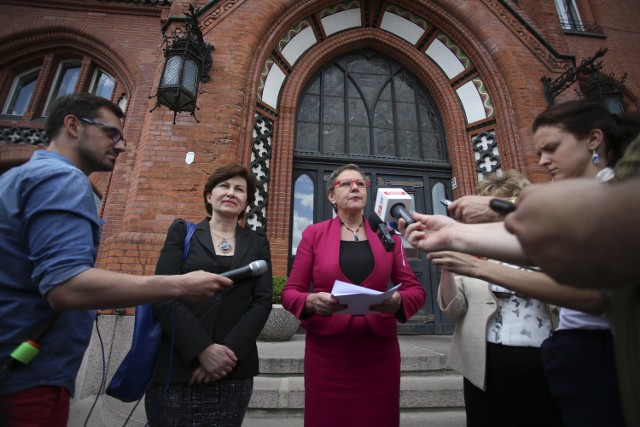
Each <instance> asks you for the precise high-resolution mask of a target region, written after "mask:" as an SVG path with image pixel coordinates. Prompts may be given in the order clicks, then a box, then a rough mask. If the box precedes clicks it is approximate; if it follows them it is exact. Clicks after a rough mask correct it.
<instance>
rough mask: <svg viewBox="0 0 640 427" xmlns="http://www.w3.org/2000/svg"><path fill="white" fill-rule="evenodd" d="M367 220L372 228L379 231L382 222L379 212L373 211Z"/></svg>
mask: <svg viewBox="0 0 640 427" xmlns="http://www.w3.org/2000/svg"><path fill="white" fill-rule="evenodd" d="M367 220H368V221H369V225H371V228H372V229H373V230H374V231H378V226H379V225H380V224H381V223H382V219H381V218H380V217H379V216H378V214H377V213H375V212H371V213H370V214H369V216H368V217H367Z"/></svg>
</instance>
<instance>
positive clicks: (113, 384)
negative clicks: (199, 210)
mask: <svg viewBox="0 0 640 427" xmlns="http://www.w3.org/2000/svg"><path fill="white" fill-rule="evenodd" d="M185 224H186V225H187V234H186V235H185V238H184V253H183V254H182V262H184V261H185V260H186V259H187V256H188V255H189V247H190V246H191V237H192V236H193V233H194V232H195V231H196V225H195V224H194V223H192V222H189V221H185ZM161 337H162V328H161V327H160V323H159V322H158V319H157V318H156V316H155V314H153V307H152V305H151V304H143V305H139V306H137V307H136V318H135V323H134V326H133V340H132V342H131V349H130V350H129V353H127V355H126V356H125V357H124V359H123V360H122V363H121V364H120V366H119V367H118V370H117V371H116V373H115V374H114V375H113V378H111V381H110V382H109V386H108V387H107V390H106V392H105V393H106V394H108V395H109V396H111V397H115V398H116V399H118V400H121V401H123V402H135V401H136V400H140V399H142V396H144V393H145V391H146V390H147V387H148V386H149V383H150V382H151V378H152V377H153V372H154V371H155V368H156V361H157V360H158V352H159V349H160V339H161Z"/></svg>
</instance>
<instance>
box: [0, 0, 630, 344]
mask: <svg viewBox="0 0 640 427" xmlns="http://www.w3.org/2000/svg"><path fill="white" fill-rule="evenodd" d="M191 3H192V4H193V5H194V6H195V7H196V8H197V13H196V16H197V19H198V21H199V28H200V30H201V32H202V34H203V38H204V41H205V42H206V43H209V44H211V45H213V47H214V48H215V50H214V51H213V53H212V68H211V70H210V72H209V77H210V79H209V80H208V81H207V82H204V83H201V84H200V87H199V92H200V93H199V95H198V99H197V105H198V107H199V110H197V111H196V117H197V119H198V120H199V122H196V120H194V117H191V116H190V115H189V114H184V113H183V114H179V115H178V116H177V119H176V123H175V124H173V112H171V111H169V110H167V108H165V107H164V106H160V107H158V108H156V109H154V110H153V111H152V112H150V110H152V109H153V107H154V106H155V105H156V99H153V98H151V99H150V98H149V97H150V96H153V95H155V93H156V89H157V87H158V83H159V81H160V77H161V74H162V72H163V69H164V64H165V58H164V56H163V37H162V30H164V31H165V32H166V34H170V33H171V32H173V31H176V30H177V31H178V32H179V33H184V28H183V27H184V17H185V15H184V13H185V12H186V11H187V10H188V2H187V1H185V0H172V1H170V0H128V1H127V0H120V1H118V0H111V1H110V0H82V1H80V0H48V1H37V0H20V1H14V0H0V16H2V18H1V19H2V26H0V108H2V110H1V111H0V171H4V170H6V169H8V168H10V167H13V166H15V165H17V164H20V163H22V162H24V161H26V160H27V159H28V158H29V156H30V155H31V153H32V152H33V151H34V150H36V149H40V148H43V147H45V142H46V141H45V137H44V135H43V134H42V131H41V130H42V128H43V124H44V117H45V116H46V114H47V109H48V108H49V105H51V102H52V100H54V99H55V97H56V96H59V95H61V94H64V93H69V92H73V91H92V92H94V93H98V94H101V95H103V96H105V97H107V98H110V99H112V100H113V101H114V102H117V103H119V104H120V105H121V106H122V107H123V109H124V110H125V112H126V119H125V128H124V129H125V132H124V133H125V138H126V139H127V141H128V143H129V150H128V152H127V153H126V154H124V155H121V156H120V157H119V158H118V162H117V164H116V168H115V170H114V171H113V173H111V174H94V175H93V176H92V177H91V180H92V183H93V184H94V187H95V191H96V195H97V197H99V198H100V200H101V205H100V206H101V207H100V213H101V215H102V216H103V218H104V219H106V220H107V224H106V225H105V228H104V232H103V242H102V246H101V253H100V258H99V264H100V266H101V267H103V268H108V269H111V270H116V271H123V272H128V273H135V274H152V272H153V270H154V268H155V261H156V259H157V256H158V253H159V250H160V247H161V245H162V243H163V240H164V234H165V232H166V230H167V227H168V225H169V224H170V223H171V221H172V220H173V219H174V218H176V217H184V218H187V219H190V220H193V221H197V220H200V219H201V218H202V217H203V216H204V215H206V213H205V211H204V208H203V201H202V188H203V185H204V181H205V177H206V176H207V175H208V174H209V173H210V172H211V171H212V170H213V169H214V168H215V167H216V166H217V165H220V164H223V163H228V162H238V163H241V164H244V165H247V166H251V168H252V170H253V171H254V173H255V174H256V176H257V177H258V179H259V181H260V184H261V185H260V189H259V191H258V193H259V194H258V197H257V199H256V203H255V204H254V206H251V207H250V212H249V215H248V223H249V225H250V226H252V227H263V228H266V230H267V233H268V236H269V238H270V241H271V247H272V253H273V263H274V271H275V273H276V274H278V275H286V274H287V269H288V266H289V265H290V262H291V260H292V258H293V255H294V254H295V247H296V245H297V241H298V240H297V239H299V233H300V231H301V230H302V229H303V228H304V226H306V225H307V224H308V223H310V222H317V221H321V220H324V219H327V218H329V217H330V215H331V210H330V206H329V205H328V203H327V200H326V190H325V187H324V183H325V180H326V177H327V176H328V174H329V173H330V171H331V170H332V169H334V168H335V167H336V166H337V165H340V164H345V163H348V162H355V163H357V164H359V165H360V166H361V167H363V168H364V169H365V170H366V172H367V173H368V174H369V175H370V178H371V179H372V182H373V188H372V193H370V199H373V196H372V195H373V194H375V191H376V188H377V187H381V186H385V187H389V186H392V187H403V188H405V189H406V190H407V191H409V192H410V193H411V194H412V195H413V196H414V198H415V203H416V210H418V211H421V212H430V213H431V212H436V213H438V212H442V207H441V206H440V204H439V200H440V199H442V198H445V197H446V198H455V197H459V196H461V195H464V194H469V193H471V192H472V191H473V188H474V186H475V184H476V182H477V180H478V179H481V178H482V176H484V175H486V174H488V173H490V172H493V171H496V170H506V169H511V168H515V169H518V170H520V171H521V172H523V173H525V174H526V175H527V176H528V177H529V179H530V180H531V181H534V182H539V181H544V180H546V179H547V177H546V174H545V172H544V171H543V170H542V169H541V168H539V167H537V166H536V162H537V159H536V155H535V152H534V150H533V148H532V144H531V131H530V126H531V122H532V120H533V119H534V117H535V116H536V115H537V114H538V113H540V112H541V111H542V110H544V109H545V108H546V107H547V106H548V104H549V102H559V101H561V100H566V99H571V98H576V97H578V96H585V97H598V96H600V97H602V98H604V99H605V100H606V101H608V102H609V105H610V106H611V108H612V110H614V111H620V110H621V109H624V110H627V111H635V110H637V109H638V108H639V107H640V58H639V56H638V55H636V54H635V49H634V47H635V46H637V45H638V44H640V32H639V31H638V23H639V22H640V8H639V7H638V2H637V1H633V0H622V1H611V0H544V1H540V0H519V1H518V0H466V1H460V0H435V1H427V0H388V1H387V0H347V1H335V0H211V1H209V0H193V1H192V2H191ZM600 49H607V52H606V54H605V55H604V56H600V57H598V58H594V56H595V55H596V52H598V51H599V50H600ZM590 58H591V59H595V61H594V62H593V64H594V65H597V66H596V67H591V68H589V67H588V64H589V63H591V62H590V61H588V60H589V59H590ZM585 60H587V61H586V63H583V61H585ZM581 65H584V66H583V67H581ZM575 71H578V72H577V73H576V72H575ZM579 71H586V72H579ZM543 78H547V84H543V81H542V79H543ZM563 89H564V90H563ZM602 91H604V92H605V93H602ZM189 152H191V153H194V154H193V156H194V157H193V162H191V163H187V162H186V161H185V160H186V158H187V153H189ZM369 203H370V204H371V203H372V201H371V200H369ZM410 256H411V257H412V258H411V262H412V266H413V267H414V269H415V270H416V273H417V274H418V275H419V276H420V279H421V281H422V283H423V285H424V286H425V288H426V289H427V292H428V294H429V295H434V289H435V287H436V286H437V281H436V279H437V272H436V271H435V269H433V268H432V267H431V266H430V265H429V264H428V263H427V262H426V261H425V259H424V254H419V253H416V252H415V251H414V252H410ZM450 329H451V325H450V324H448V323H447V322H446V321H444V320H443V319H441V316H440V313H439V312H438V310H437V309H436V308H435V304H434V302H433V298H429V301H428V302H427V306H426V307H425V309H424V310H423V312H422V313H420V316H418V317H417V318H416V319H415V320H414V323H413V324H412V325H409V326H407V330H408V331H409V332H418V333H443V332H446V331H448V330H450Z"/></svg>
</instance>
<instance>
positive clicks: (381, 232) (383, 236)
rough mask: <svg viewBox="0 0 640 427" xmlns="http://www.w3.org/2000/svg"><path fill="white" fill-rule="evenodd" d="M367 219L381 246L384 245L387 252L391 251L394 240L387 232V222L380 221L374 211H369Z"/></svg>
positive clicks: (393, 246)
mask: <svg viewBox="0 0 640 427" xmlns="http://www.w3.org/2000/svg"><path fill="white" fill-rule="evenodd" d="M367 219H368V220H369V225H370V226H371V229H372V230H373V231H375V232H376V234H377V235H378V237H379V238H380V241H382V246H384V248H385V249H386V251H387V252H391V251H392V250H393V248H395V246H396V242H395V241H394V240H393V237H391V233H389V230H388V229H387V224H385V223H384V222H382V220H381V219H380V217H379V216H378V214H376V213H375V212H371V213H370V214H369V216H368V217H367Z"/></svg>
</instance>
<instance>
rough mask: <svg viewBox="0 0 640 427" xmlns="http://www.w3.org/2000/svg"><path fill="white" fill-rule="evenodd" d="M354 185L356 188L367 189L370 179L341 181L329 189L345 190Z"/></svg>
mask: <svg viewBox="0 0 640 427" xmlns="http://www.w3.org/2000/svg"><path fill="white" fill-rule="evenodd" d="M353 184H355V185H356V186H357V187H358V188H369V187H370V186H371V180H370V179H341V180H339V181H336V182H335V183H334V184H333V185H332V186H331V188H338V187H340V188H345V189H349V188H351V187H352V186H353Z"/></svg>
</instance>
